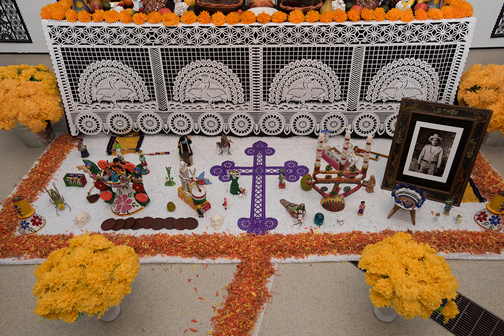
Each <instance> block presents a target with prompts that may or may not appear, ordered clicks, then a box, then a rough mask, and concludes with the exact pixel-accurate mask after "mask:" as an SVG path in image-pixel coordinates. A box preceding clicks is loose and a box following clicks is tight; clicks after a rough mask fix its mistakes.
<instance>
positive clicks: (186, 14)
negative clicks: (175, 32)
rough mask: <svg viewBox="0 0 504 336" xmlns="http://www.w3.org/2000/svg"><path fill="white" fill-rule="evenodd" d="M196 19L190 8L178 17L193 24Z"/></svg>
mask: <svg viewBox="0 0 504 336" xmlns="http://www.w3.org/2000/svg"><path fill="white" fill-rule="evenodd" d="M197 20H198V16H197V15H196V14H195V13H194V12H193V11H191V10H188V11H185V12H184V14H182V16H181V17H180V22H182V23H185V24H193V23H196V21H197Z"/></svg>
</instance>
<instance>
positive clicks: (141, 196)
mask: <svg viewBox="0 0 504 336" xmlns="http://www.w3.org/2000/svg"><path fill="white" fill-rule="evenodd" d="M135 198H136V200H137V201H138V202H141V203H144V202H147V199H148V198H147V195H146V194H144V193H140V194H136V195H135Z"/></svg>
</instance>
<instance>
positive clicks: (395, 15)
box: [385, 8, 401, 21]
mask: <svg viewBox="0 0 504 336" xmlns="http://www.w3.org/2000/svg"><path fill="white" fill-rule="evenodd" d="M385 17H386V18H387V20H390V21H397V20H399V19H400V18H401V10H399V9H397V8H392V9H391V10H389V11H388V12H387V14H386V15H385Z"/></svg>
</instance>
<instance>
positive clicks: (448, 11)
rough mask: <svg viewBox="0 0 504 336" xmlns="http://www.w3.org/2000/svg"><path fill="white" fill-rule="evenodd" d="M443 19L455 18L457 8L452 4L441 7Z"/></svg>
mask: <svg viewBox="0 0 504 336" xmlns="http://www.w3.org/2000/svg"><path fill="white" fill-rule="evenodd" d="M441 13H442V14H443V19H453V18H454V17H455V10H454V9H453V7H452V6H444V7H443V8H441Z"/></svg>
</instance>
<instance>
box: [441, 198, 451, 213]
mask: <svg viewBox="0 0 504 336" xmlns="http://www.w3.org/2000/svg"><path fill="white" fill-rule="evenodd" d="M452 208H453V200H452V199H449V200H446V204H445V207H444V211H443V215H445V216H448V215H449V214H450V210H451V209H452Z"/></svg>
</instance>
